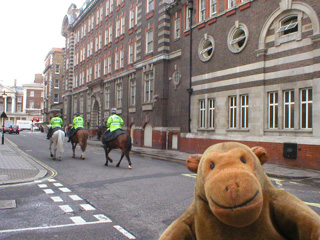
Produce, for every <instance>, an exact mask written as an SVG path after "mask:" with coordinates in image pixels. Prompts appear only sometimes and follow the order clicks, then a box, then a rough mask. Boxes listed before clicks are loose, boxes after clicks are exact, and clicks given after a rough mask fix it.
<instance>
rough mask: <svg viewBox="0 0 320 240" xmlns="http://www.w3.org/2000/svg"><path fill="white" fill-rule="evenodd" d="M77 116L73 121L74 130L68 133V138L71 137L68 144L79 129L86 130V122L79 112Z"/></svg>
mask: <svg viewBox="0 0 320 240" xmlns="http://www.w3.org/2000/svg"><path fill="white" fill-rule="evenodd" d="M75 115H76V116H75V118H74V119H73V121H72V128H71V129H70V130H69V131H68V133H67V136H68V137H69V140H68V142H70V141H71V137H72V136H73V135H74V134H75V132H76V131H77V129H78V128H84V120H83V118H82V117H81V116H80V113H79V112H77V113H76V114H75Z"/></svg>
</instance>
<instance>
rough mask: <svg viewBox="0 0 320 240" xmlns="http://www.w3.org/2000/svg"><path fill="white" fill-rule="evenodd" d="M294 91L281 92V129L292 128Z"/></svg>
mask: <svg viewBox="0 0 320 240" xmlns="http://www.w3.org/2000/svg"><path fill="white" fill-rule="evenodd" d="M294 105H295V104H294V90H285V91H283V128H284V129H293V128H294Z"/></svg>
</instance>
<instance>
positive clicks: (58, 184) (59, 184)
mask: <svg viewBox="0 0 320 240" xmlns="http://www.w3.org/2000/svg"><path fill="white" fill-rule="evenodd" d="M53 185H55V186H56V187H62V186H63V185H62V184H61V183H54V184H53Z"/></svg>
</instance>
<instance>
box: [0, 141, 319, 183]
mask: <svg viewBox="0 0 320 240" xmlns="http://www.w3.org/2000/svg"><path fill="white" fill-rule="evenodd" d="M88 145H91V146H101V142H100V141H96V140H88ZM132 152H134V153H137V154H141V155H145V156H149V157H152V158H156V159H162V160H168V161H176V162H181V163H185V161H186V159H187V158H188V156H190V155H191V154H190V153H185V152H179V151H176V150H163V149H153V148H145V147H136V146H133V147H132ZM263 168H264V170H265V172H266V173H267V175H268V176H269V177H273V178H287V179H294V178H296V179H299V178H300V179H303V178H319V179H320V171H316V170H310V169H301V168H292V167H286V166H280V165H276V164H268V163H266V164H264V165H263ZM53 172H54V170H53V169H51V168H50V167H48V166H46V165H45V164H43V163H42V162H41V161H40V160H38V159H35V158H33V157H32V156H30V155H28V154H27V153H25V152H23V151H22V150H20V149H19V147H18V146H17V145H15V144H14V143H13V142H11V141H10V140H9V139H7V138H5V141H4V144H0V186H8V185H14V184H18V183H26V182H32V181H35V180H40V179H42V178H46V177H50V174H51V176H52V174H53ZM186 172H188V170H187V168H186Z"/></svg>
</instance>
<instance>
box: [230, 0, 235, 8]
mask: <svg viewBox="0 0 320 240" xmlns="http://www.w3.org/2000/svg"><path fill="white" fill-rule="evenodd" d="M235 6H236V0H228V8H234V7H235Z"/></svg>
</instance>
